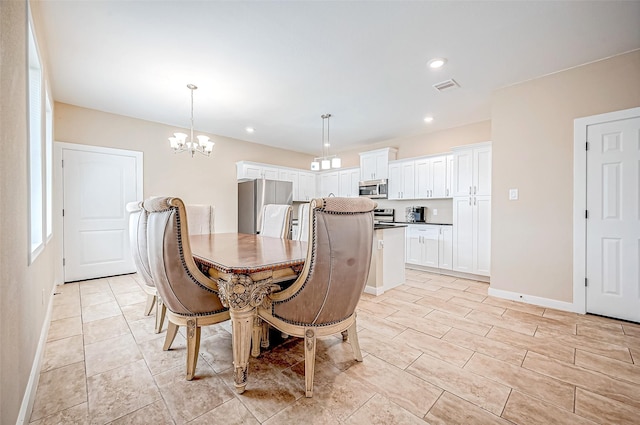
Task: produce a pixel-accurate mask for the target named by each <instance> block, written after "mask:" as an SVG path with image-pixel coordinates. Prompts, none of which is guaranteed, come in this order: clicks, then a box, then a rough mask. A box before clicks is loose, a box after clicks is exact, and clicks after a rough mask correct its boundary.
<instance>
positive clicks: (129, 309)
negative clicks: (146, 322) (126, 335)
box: [120, 302, 167, 329]
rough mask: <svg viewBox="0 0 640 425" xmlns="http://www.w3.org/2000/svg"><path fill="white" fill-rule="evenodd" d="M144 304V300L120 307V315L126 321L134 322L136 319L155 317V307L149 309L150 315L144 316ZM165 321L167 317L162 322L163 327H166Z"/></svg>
mask: <svg viewBox="0 0 640 425" xmlns="http://www.w3.org/2000/svg"><path fill="white" fill-rule="evenodd" d="M145 305H146V302H144V303H138V304H131V305H127V306H123V307H121V308H120V310H121V311H122V315H123V316H124V318H125V320H126V321H127V322H128V323H132V322H136V321H138V320H143V319H147V318H149V317H154V318H155V315H156V309H155V307H154V308H153V310H151V315H150V316H145V315H144V309H145ZM154 320H155V319H154ZM166 322H167V319H166V318H165V323H164V327H163V329H166V328H167V323H166Z"/></svg>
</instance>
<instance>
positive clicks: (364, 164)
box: [360, 148, 398, 180]
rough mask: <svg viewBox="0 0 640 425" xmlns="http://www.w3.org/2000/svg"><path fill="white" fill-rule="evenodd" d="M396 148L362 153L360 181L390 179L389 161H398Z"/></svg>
mask: <svg viewBox="0 0 640 425" xmlns="http://www.w3.org/2000/svg"><path fill="white" fill-rule="evenodd" d="M397 152H398V150H397V149H396V148H383V149H377V150H374V151H369V152H361V153H360V180H380V179H388V178H389V161H390V160H395V159H396V154H397Z"/></svg>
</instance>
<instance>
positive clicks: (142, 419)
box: [110, 400, 175, 425]
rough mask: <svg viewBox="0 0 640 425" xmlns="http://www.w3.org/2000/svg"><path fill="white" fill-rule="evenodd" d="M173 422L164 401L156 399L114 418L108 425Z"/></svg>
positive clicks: (169, 424)
mask: <svg viewBox="0 0 640 425" xmlns="http://www.w3.org/2000/svg"><path fill="white" fill-rule="evenodd" d="M174 423H175V422H174V421H173V419H172V418H171V414H170V413H169V409H167V406H166V405H165V404H164V401H162V400H158V401H156V402H154V403H151V404H149V405H147V406H145V407H143V408H141V409H138V410H136V411H135V412H131V413H129V414H128V415H124V416H122V417H121V418H119V419H116V420H115V421H113V422H111V423H110V425H148V424H154V425H171V424H174Z"/></svg>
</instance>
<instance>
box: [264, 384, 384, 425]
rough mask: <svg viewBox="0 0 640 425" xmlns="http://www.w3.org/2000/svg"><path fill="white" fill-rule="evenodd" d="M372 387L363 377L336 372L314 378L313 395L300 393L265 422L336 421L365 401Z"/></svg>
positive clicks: (346, 415) (272, 423) (309, 422)
mask: <svg viewBox="0 0 640 425" xmlns="http://www.w3.org/2000/svg"><path fill="white" fill-rule="evenodd" d="M374 395H375V391H374V390H373V389H372V388H371V387H370V386H368V385H366V384H363V383H362V381H358V380H356V379H353V378H351V377H350V376H347V375H345V374H344V373H343V374H339V375H336V376H334V377H333V378H332V379H330V380H325V381H322V382H314V390H313V397H311V398H307V397H300V398H299V399H298V400H297V401H296V402H295V403H294V404H293V405H291V406H289V407H287V408H286V409H284V410H282V411H280V412H279V413H277V414H276V415H274V416H272V417H271V418H270V419H268V420H267V421H265V422H264V423H265V424H270V425H274V424H283V425H285V424H287V425H288V424H302V423H308V424H338V423H344V421H345V419H347V418H348V417H349V416H351V415H352V414H353V413H354V412H355V411H356V410H358V409H359V408H360V407H361V406H362V405H364V404H365V403H366V402H367V401H368V400H369V399H370V398H371V397H373V396H374Z"/></svg>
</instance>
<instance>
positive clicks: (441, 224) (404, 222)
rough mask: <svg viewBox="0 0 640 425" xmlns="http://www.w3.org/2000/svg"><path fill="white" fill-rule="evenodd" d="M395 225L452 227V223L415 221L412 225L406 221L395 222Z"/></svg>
mask: <svg viewBox="0 0 640 425" xmlns="http://www.w3.org/2000/svg"><path fill="white" fill-rule="evenodd" d="M394 223H395V224H404V225H409V224H431V225H434V226H453V224H452V223H425V222H424V221H416V222H413V223H409V222H407V221H395V222H394Z"/></svg>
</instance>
